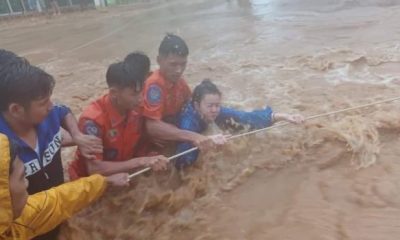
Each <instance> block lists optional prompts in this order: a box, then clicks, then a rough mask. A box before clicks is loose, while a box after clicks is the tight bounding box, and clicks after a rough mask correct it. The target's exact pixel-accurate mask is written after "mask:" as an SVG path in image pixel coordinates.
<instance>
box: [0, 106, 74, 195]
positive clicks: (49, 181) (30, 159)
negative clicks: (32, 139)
mask: <svg viewBox="0 0 400 240" xmlns="http://www.w3.org/2000/svg"><path fill="white" fill-rule="evenodd" d="M69 112H70V110H69V108H67V107H65V106H63V105H55V106H54V107H53V109H52V110H51V111H50V113H49V114H48V115H47V117H46V118H45V119H44V120H43V121H42V122H41V123H40V124H39V125H38V126H37V127H36V130H37V136H38V143H39V153H40V154H39V155H38V154H37V153H36V152H35V150H34V149H32V148H31V147H29V146H28V145H27V144H26V143H25V142H24V141H23V140H22V139H20V138H19V137H18V136H17V135H16V134H15V133H14V132H13V130H12V129H11V128H10V126H9V125H8V123H7V122H6V120H5V119H4V117H3V115H2V114H0V133H3V134H5V135H7V137H8V138H9V139H10V141H14V142H15V143H16V144H17V146H18V147H19V150H18V152H19V153H18V156H19V158H20V159H21V160H22V161H23V163H24V165H25V177H26V178H27V179H28V181H29V187H28V192H29V194H34V193H37V192H40V191H44V190H47V189H49V188H52V187H55V186H58V185H60V184H62V183H63V182H64V174H63V167H62V162H61V151H60V149H61V131H60V130H61V123H62V121H63V120H64V117H65V116H66V115H67V114H68V113H69Z"/></svg>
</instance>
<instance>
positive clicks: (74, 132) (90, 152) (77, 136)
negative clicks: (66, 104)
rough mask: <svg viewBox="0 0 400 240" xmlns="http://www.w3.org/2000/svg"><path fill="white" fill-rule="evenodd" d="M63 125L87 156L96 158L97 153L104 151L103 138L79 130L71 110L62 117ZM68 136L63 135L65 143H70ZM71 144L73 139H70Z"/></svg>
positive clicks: (73, 141)
mask: <svg viewBox="0 0 400 240" xmlns="http://www.w3.org/2000/svg"><path fill="white" fill-rule="evenodd" d="M62 127H63V128H64V129H65V130H66V131H67V132H68V133H69V135H70V137H71V138H72V143H75V144H76V145H78V148H79V150H80V152H81V153H82V155H84V156H85V157H86V158H88V159H94V158H95V154H101V153H102V152H103V146H102V144H101V140H100V139H99V138H98V137H96V136H90V135H85V134H83V133H82V132H81V131H80V130H79V127H78V122H77V121H76V118H75V116H74V115H73V114H72V113H71V112H69V113H67V114H66V115H65V117H64V118H63V119H62ZM64 137H66V138H64ZM68 137H69V136H68V135H66V134H64V135H63V145H66V144H68ZM64 139H65V140H64ZM69 144H71V140H69ZM72 145H73V144H72Z"/></svg>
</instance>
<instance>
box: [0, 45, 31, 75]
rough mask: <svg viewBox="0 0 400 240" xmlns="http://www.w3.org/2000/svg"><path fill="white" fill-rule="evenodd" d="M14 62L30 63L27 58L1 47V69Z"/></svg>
mask: <svg viewBox="0 0 400 240" xmlns="http://www.w3.org/2000/svg"><path fill="white" fill-rule="evenodd" d="M13 62H26V63H29V62H28V61H27V60H26V59H25V58H22V57H19V56H18V55H17V54H15V53H13V52H11V51H8V50H5V49H0V71H3V70H4V69H6V67H7V65H8V64H10V63H13Z"/></svg>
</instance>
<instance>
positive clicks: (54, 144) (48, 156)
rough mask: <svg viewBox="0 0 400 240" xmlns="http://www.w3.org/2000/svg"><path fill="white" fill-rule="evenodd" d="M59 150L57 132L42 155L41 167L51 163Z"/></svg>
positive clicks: (59, 134) (59, 136)
mask: <svg viewBox="0 0 400 240" xmlns="http://www.w3.org/2000/svg"><path fill="white" fill-rule="evenodd" d="M60 148H61V131H58V133H57V134H56V135H54V138H53V140H52V141H51V142H50V143H49V145H48V146H47V149H46V150H45V151H44V153H43V167H46V166H47V165H49V164H50V163H51V161H53V157H54V155H56V153H57V152H58V150H60Z"/></svg>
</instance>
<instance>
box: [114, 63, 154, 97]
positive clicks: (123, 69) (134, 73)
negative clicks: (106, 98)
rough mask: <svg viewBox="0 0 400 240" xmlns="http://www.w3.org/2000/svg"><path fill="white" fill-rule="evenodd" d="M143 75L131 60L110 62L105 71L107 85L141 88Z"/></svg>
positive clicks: (137, 89)
mask: <svg viewBox="0 0 400 240" xmlns="http://www.w3.org/2000/svg"><path fill="white" fill-rule="evenodd" d="M145 76H147V74H146V75H145V74H144V71H142V70H141V69H140V70H139V69H138V67H137V66H134V65H133V64H132V62H130V63H128V62H125V61H123V62H116V63H113V64H111V65H110V66H109V67H108V69H107V73H106V80H107V85H108V87H116V88H121V89H122V88H134V89H136V91H140V90H141V89H142V86H143V83H144V80H145V78H146V77H145Z"/></svg>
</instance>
